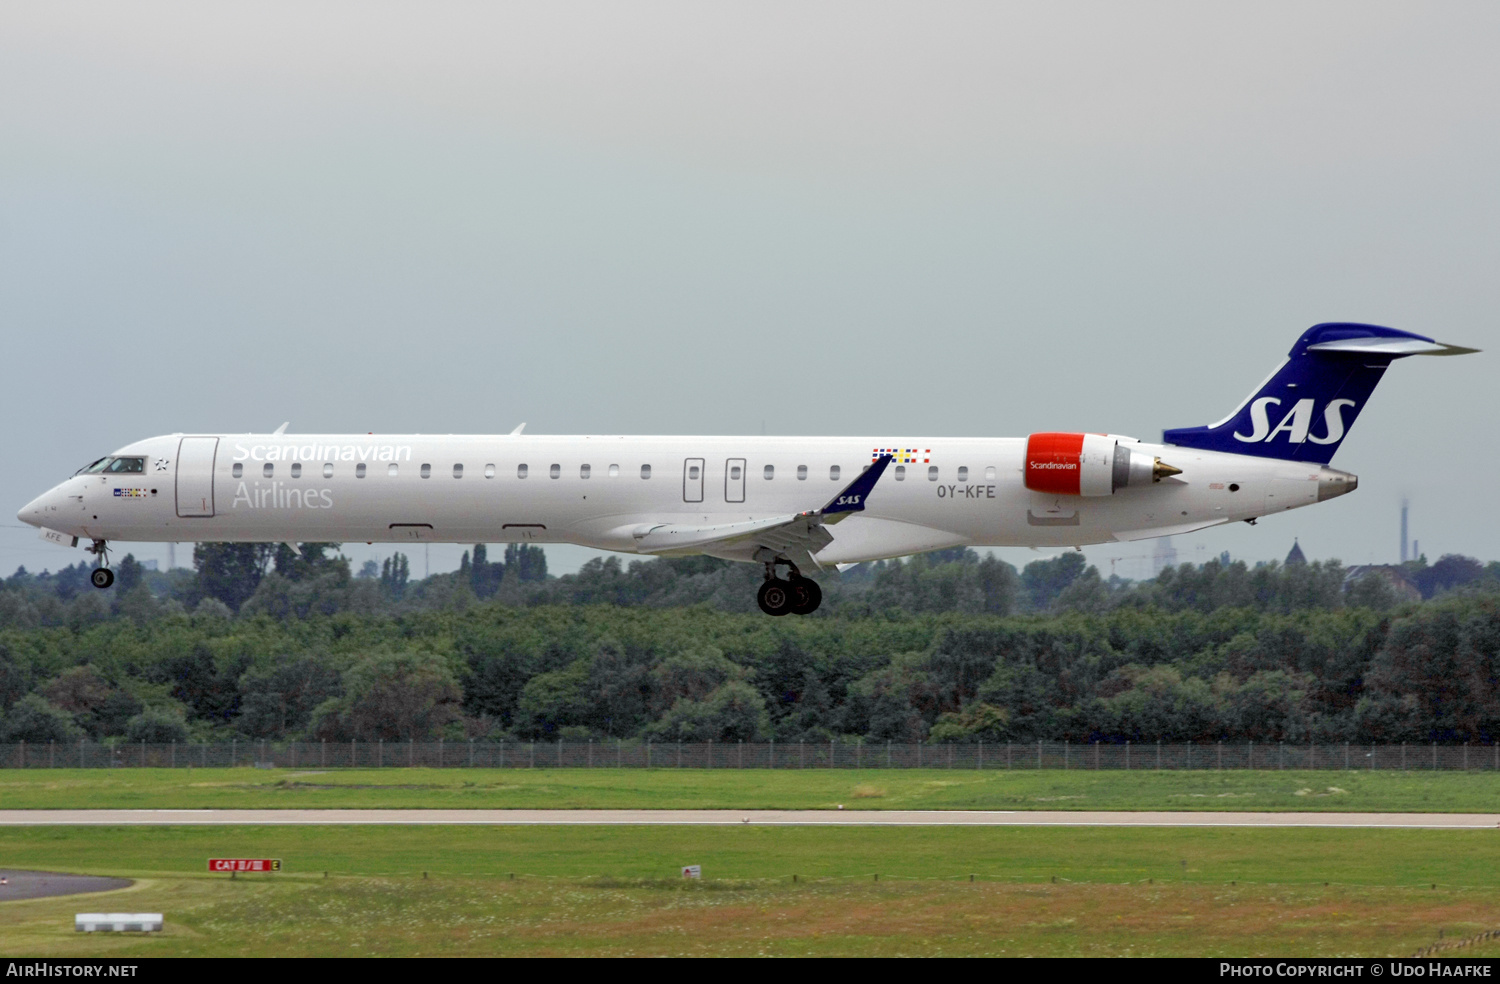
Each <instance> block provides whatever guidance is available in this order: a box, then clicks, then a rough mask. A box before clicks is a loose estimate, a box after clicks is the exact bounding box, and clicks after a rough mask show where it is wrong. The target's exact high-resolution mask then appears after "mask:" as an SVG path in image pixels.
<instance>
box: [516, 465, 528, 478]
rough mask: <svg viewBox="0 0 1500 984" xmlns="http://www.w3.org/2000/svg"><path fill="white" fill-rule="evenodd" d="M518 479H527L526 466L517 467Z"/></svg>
mask: <svg viewBox="0 0 1500 984" xmlns="http://www.w3.org/2000/svg"><path fill="white" fill-rule="evenodd" d="M516 477H517V478H525V477H526V466H525V465H517V466H516Z"/></svg>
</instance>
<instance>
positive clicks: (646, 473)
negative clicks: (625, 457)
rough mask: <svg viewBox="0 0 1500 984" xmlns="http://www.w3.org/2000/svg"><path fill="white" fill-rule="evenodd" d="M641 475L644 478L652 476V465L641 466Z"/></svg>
mask: <svg viewBox="0 0 1500 984" xmlns="http://www.w3.org/2000/svg"><path fill="white" fill-rule="evenodd" d="M641 477H642V478H650V477H651V466H650V465H642V466H641Z"/></svg>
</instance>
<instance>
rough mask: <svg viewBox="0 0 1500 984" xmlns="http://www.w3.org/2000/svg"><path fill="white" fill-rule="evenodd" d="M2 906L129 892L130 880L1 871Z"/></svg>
mask: <svg viewBox="0 0 1500 984" xmlns="http://www.w3.org/2000/svg"><path fill="white" fill-rule="evenodd" d="M0 881H4V882H5V884H3V885H0V902H11V901H14V900H15V899H44V898H51V897H52V896H54V895H79V894H82V893H83V892H108V891H112V890H114V889H117V888H128V887H129V886H130V884H131V881H130V879H129V878H103V877H99V876H97V875H61V874H58V873H57V872H55V871H17V870H16V869H14V868H0Z"/></svg>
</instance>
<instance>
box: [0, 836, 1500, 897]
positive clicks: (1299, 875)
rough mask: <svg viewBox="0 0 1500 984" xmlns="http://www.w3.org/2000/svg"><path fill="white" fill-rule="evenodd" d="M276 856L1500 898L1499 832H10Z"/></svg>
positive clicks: (495, 867) (625, 874)
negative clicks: (1333, 886) (1420, 888)
mask: <svg viewBox="0 0 1500 984" xmlns="http://www.w3.org/2000/svg"><path fill="white" fill-rule="evenodd" d="M224 856H228V857H279V858H283V859H285V861H286V870H287V873H288V874H289V875H309V874H311V875H317V876H319V877H321V874H322V872H324V871H328V872H331V873H333V874H339V875H398V876H409V875H420V873H421V872H423V871H427V872H430V873H432V874H434V875H475V876H479V875H507V874H508V873H510V872H515V873H516V874H518V875H526V876H535V877H542V878H582V877H603V876H608V877H615V878H664V877H672V876H675V875H676V874H677V873H678V868H679V866H681V865H684V864H702V865H703V866H704V870H705V872H706V873H708V874H709V875H710V876H712V877H714V878H727V879H752V880H754V879H766V878H787V879H790V878H791V876H792V875H793V874H797V875H799V876H801V877H803V878H853V877H861V878H862V877H867V876H870V875H872V874H875V873H880V874H881V875H883V876H885V877H888V878H960V877H962V878H967V876H968V875H969V874H975V875H977V876H978V877H981V878H985V879H992V880H996V879H998V880H1011V881H1048V882H1049V883H1050V879H1051V878H1054V877H1056V878H1058V879H1061V880H1064V881H1072V882H1115V883H1132V882H1137V881H1145V880H1147V879H1150V878H1155V879H1158V880H1170V881H1178V880H1182V879H1184V878H1186V879H1188V880H1190V881H1200V880H1207V881H1212V882H1226V883H1227V882H1230V881H1236V880H1237V881H1255V882H1263V883H1276V884H1314V883H1316V884H1321V883H1322V882H1324V881H1335V882H1342V883H1347V884H1357V885H1391V886H1396V885H1416V884H1431V883H1433V882H1436V883H1439V884H1442V885H1448V886H1465V887H1471V888H1483V889H1500V831H1491V830H1470V831H1432V830H1390V829H1364V830H1357V831H1349V830H1344V829H1337V828H1305V827H1304V828H1278V829H1265V828H1223V827H1218V828H1122V827H1085V828H1078V827H1072V828H1055V827H987V828H975V827H764V826H756V825H753V824H752V825H748V826H738V825H733V826H714V827H699V826H639V827H638V826H587V827H564V826H550V825H549V826H489V825H484V826H446V825H434V826H421V827H400V828H390V827H379V826H364V825H360V826H347V827H343V826H340V827H303V826H288V827H266V826H243V827H170V826H161V827H131V828H123V827H90V828H81V827H7V828H0V857H3V858H4V859H5V864H6V865H10V866H14V867H35V868H43V869H48V870H69V871H85V872H90V873H93V874H127V875H131V876H134V875H138V874H141V873H147V874H197V873H204V874H205V876H206V872H205V867H206V861H207V859H208V858H209V857H224Z"/></svg>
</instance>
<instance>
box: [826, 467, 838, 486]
mask: <svg viewBox="0 0 1500 984" xmlns="http://www.w3.org/2000/svg"><path fill="white" fill-rule="evenodd" d="M828 480H829V481H830V482H837V481H838V480H839V466H838V465H834V466H833V467H832V468H829V469H828Z"/></svg>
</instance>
